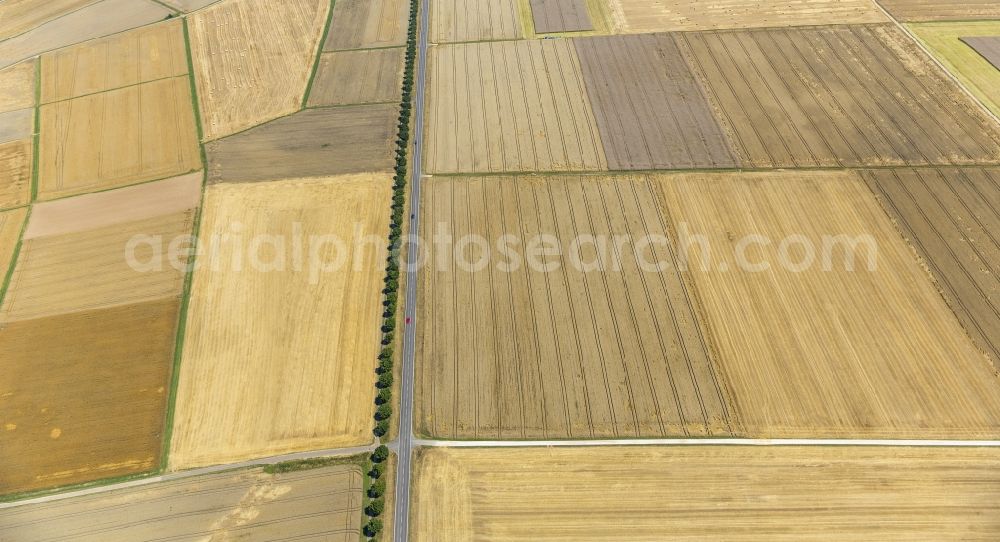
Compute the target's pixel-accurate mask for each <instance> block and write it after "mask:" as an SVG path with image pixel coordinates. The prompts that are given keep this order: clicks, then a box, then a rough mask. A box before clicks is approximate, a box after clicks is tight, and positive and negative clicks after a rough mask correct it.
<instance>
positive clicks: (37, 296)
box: [0, 209, 194, 324]
mask: <svg viewBox="0 0 1000 542" xmlns="http://www.w3.org/2000/svg"><path fill="white" fill-rule="evenodd" d="M193 218H194V211H193V210H192V209H188V210H185V211H181V212H174V213H171V214H165V215H153V216H152V217H149V218H144V219H143V220H135V221H132V222H128V223H122V224H113V225H102V226H101V227H98V228H95V229H85V230H84V229H77V230H75V231H72V232H69V233H59V234H57V235H51V236H43V237H34V238H26V239H25V240H24V242H23V243H22V245H21V252H20V254H19V256H18V258H17V265H16V267H15V268H14V275H13V276H12V278H11V281H10V286H9V288H8V290H7V296H6V297H5V298H4V300H3V306H2V308H0V324H3V323H6V322H12V321H18V320H29V319H34V318H42V317H45V316H52V315H56V314H63V313H68V312H76V311H84V310H91V309H98V308H103V307H112V306H117V305H126V304H130V303H139V302H142V301H148V300H151V299H158V298H161V297H171V296H178V295H180V293H181V288H182V286H183V281H184V273H183V271H184V269H183V266H184V264H185V260H186V256H175V259H176V260H177V262H176V264H175V263H174V262H172V261H171V253H170V251H169V250H168V246H169V244H170V243H171V242H172V241H174V239H176V238H187V237H186V236H190V235H191V227H192V222H193ZM50 219H51V217H46V220H50ZM82 221H84V222H86V221H87V218H83V219H82ZM33 227H34V219H33V220H32V221H31V223H29V229H32V228H33ZM134 236H140V242H134V241H135V240H134V239H133V237H134ZM130 241H132V244H130ZM130 247H131V249H130ZM130 252H131V254H132V255H134V258H132V259H131V261H130V258H129V253H130Z"/></svg>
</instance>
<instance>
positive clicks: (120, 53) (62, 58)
mask: <svg viewBox="0 0 1000 542" xmlns="http://www.w3.org/2000/svg"><path fill="white" fill-rule="evenodd" d="M41 71H42V73H41V99H42V103H43V104H44V103H49V102H55V101H60V100H68V99H70V98H76V97H78V96H83V95H85V94H94V93H96V92H102V91H105V90H112V89H116V88H121V87H126V86H130V85H136V84H138V83H146V82H149V81H153V80H156V79H164V78H167V77H174V76H178V75H186V74H187V73H188V66H187V57H186V55H185V52H184V31H183V26H182V23H181V21H180V20H179V19H174V20H170V21H167V22H165V23H161V24H156V25H152V26H147V27H143V28H140V29H137V30H132V31H129V32H124V33H122V34H116V35H114V36H111V37H108V38H103V39H99V40H94V41H89V42H86V43H83V44H80V45H74V46H72V47H67V48H65V49H59V50H57V51H53V52H51V53H46V54H44V55H42V70H41Z"/></svg>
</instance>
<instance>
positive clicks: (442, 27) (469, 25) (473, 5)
mask: <svg viewBox="0 0 1000 542" xmlns="http://www.w3.org/2000/svg"><path fill="white" fill-rule="evenodd" d="M430 9H431V15H430V18H431V28H430V40H431V42H433V43H452V42H458V41H490V40H512V39H517V38H520V37H522V34H523V29H522V27H521V18H520V14H519V11H520V6H519V5H518V1H517V0H442V1H440V2H433V3H431V5H430ZM528 17H531V15H530V14H529V15H528Z"/></svg>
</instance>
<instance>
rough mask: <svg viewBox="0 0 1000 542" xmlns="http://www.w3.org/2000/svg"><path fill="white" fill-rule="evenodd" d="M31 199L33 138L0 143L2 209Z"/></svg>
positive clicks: (0, 203) (0, 205)
mask: <svg viewBox="0 0 1000 542" xmlns="http://www.w3.org/2000/svg"><path fill="white" fill-rule="evenodd" d="M30 200H31V140H30V139H22V140H21V141H11V142H10V143H3V144H0V209H8V208H10V207H17V206H18V205H24V204H26V203H28V201H30Z"/></svg>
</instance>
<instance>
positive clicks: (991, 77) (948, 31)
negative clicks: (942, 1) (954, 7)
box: [910, 21, 1000, 115]
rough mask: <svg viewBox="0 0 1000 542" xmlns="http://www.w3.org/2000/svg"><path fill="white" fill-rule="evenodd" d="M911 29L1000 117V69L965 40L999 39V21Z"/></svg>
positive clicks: (947, 24) (913, 26)
mask: <svg viewBox="0 0 1000 542" xmlns="http://www.w3.org/2000/svg"><path fill="white" fill-rule="evenodd" d="M910 28H911V29H912V30H913V33H914V34H916V35H917V37H918V38H919V39H920V40H921V41H923V42H924V44H925V45H927V47H928V48H929V49H930V50H931V52H932V53H934V55H935V56H936V57H937V58H938V60H940V61H941V63H942V64H944V66H945V67H946V68H948V70H949V71H950V72H951V73H953V74H955V77H957V78H958V80H959V81H961V82H962V83H963V84H964V85H965V87H966V88H968V89H969V90H970V91H972V93H973V94H975V95H976V97H977V98H979V99H980V100H981V101H982V102H983V103H984V104H986V106H987V107H989V108H990V110H992V111H993V113H995V114H998V115H1000V67H998V66H995V65H993V64H991V63H990V62H989V61H988V60H987V59H986V58H984V57H983V55H981V54H979V52H977V51H976V50H975V49H973V48H972V47H970V46H969V44H968V43H966V42H965V41H963V40H964V39H965V38H974V37H978V36H1000V22H996V21H967V22H961V23H925V24H912V25H910Z"/></svg>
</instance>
